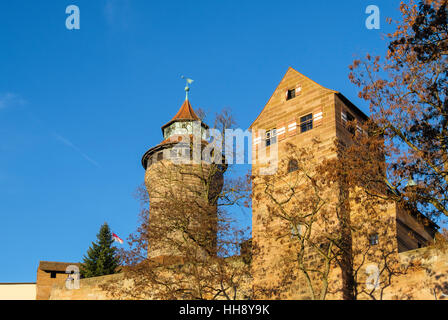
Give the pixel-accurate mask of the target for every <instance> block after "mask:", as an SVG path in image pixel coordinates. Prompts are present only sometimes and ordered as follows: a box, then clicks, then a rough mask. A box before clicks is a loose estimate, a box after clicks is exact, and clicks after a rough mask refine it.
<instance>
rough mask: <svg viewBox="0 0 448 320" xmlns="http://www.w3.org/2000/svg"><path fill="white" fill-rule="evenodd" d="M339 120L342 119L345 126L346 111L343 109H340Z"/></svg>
mask: <svg viewBox="0 0 448 320" xmlns="http://www.w3.org/2000/svg"><path fill="white" fill-rule="evenodd" d="M341 120H342V125H343V126H344V127H346V126H347V111H345V110H344V109H342V111H341Z"/></svg>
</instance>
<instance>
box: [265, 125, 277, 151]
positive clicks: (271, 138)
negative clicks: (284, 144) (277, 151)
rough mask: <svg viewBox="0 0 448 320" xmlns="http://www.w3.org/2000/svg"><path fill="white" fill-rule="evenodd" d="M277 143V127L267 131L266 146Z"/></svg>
mask: <svg viewBox="0 0 448 320" xmlns="http://www.w3.org/2000/svg"><path fill="white" fill-rule="evenodd" d="M276 143H277V129H272V130H269V131H267V132H266V147H269V146H270V145H273V144H276Z"/></svg>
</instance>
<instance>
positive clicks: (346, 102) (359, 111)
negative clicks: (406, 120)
mask: <svg viewBox="0 0 448 320" xmlns="http://www.w3.org/2000/svg"><path fill="white" fill-rule="evenodd" d="M291 72H293V73H296V74H297V75H299V76H302V77H304V78H305V79H307V80H309V81H311V82H312V83H314V84H315V85H317V86H318V87H320V88H322V89H324V90H327V91H328V92H331V93H334V94H336V95H337V96H338V97H339V98H340V99H341V100H343V102H344V103H345V104H348V105H349V106H350V107H351V108H353V109H354V110H356V111H357V112H358V113H359V114H360V116H362V117H364V118H365V119H367V118H368V116H367V115H366V114H365V113H364V112H363V111H361V110H360V109H359V108H358V107H356V106H355V105H354V104H353V103H352V102H351V101H350V100H348V99H347V98H346V97H345V96H344V95H343V94H342V93H340V92H339V91H336V90H332V89H328V88H325V87H324V86H322V85H320V84H319V83H317V82H316V81H314V80H312V79H310V78H308V77H307V76H305V75H304V74H302V73H300V72H298V71H297V70H295V69H294V68H292V67H289V68H288V70H287V71H286V73H285V75H284V76H283V78H282V80H281V81H280V83H279V84H278V85H277V87H276V88H275V90H274V92H273V93H272V95H271V97H270V98H269V100H268V102H267V103H266V105H265V106H264V108H263V110H261V112H260V113H259V115H258V117H257V118H256V119H255V120H254V121H253V122H252V124H251V125H250V127H249V129H252V127H253V125H254V124H255V122H257V120H258V119H259V118H260V116H261V115H262V113H263V111H264V110H265V109H266V107H267V106H268V105H269V103H270V102H271V100H272V98H273V97H274V95H275V93H276V92H277V90H278V88H279V87H280V85H281V84H282V82H283V81H284V79H285V78H286V76H287V75H288V73H291Z"/></svg>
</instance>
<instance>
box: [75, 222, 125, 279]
mask: <svg viewBox="0 0 448 320" xmlns="http://www.w3.org/2000/svg"><path fill="white" fill-rule="evenodd" d="M113 243H114V240H113V238H112V233H111V231H110V228H109V225H108V224H107V223H104V224H103V225H102V226H101V228H100V232H99V233H98V234H97V242H92V246H91V247H90V248H89V250H88V251H87V255H84V261H83V263H82V265H81V268H80V271H81V275H82V277H83V278H92V277H99V276H105V275H108V274H114V273H117V272H118V270H117V269H118V267H119V261H118V257H117V255H116V248H115V247H113V246H112V244H113Z"/></svg>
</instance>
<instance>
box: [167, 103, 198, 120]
mask: <svg viewBox="0 0 448 320" xmlns="http://www.w3.org/2000/svg"><path fill="white" fill-rule="evenodd" d="M174 120H198V121H200V120H201V119H199V117H198V116H197V115H196V113H195V112H194V110H193V108H192V107H191V104H190V101H188V100H185V102H184V103H183V104H182V107H180V110H179V112H178V113H177V114H176V115H175V116H174V118H173V119H172V120H171V121H170V122H172V121H174Z"/></svg>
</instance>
